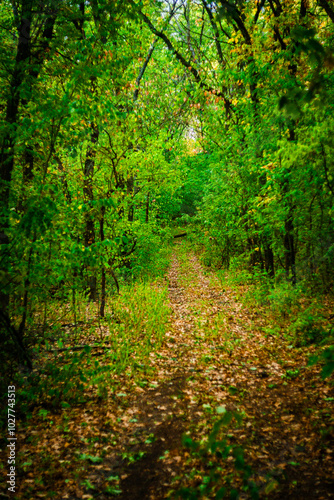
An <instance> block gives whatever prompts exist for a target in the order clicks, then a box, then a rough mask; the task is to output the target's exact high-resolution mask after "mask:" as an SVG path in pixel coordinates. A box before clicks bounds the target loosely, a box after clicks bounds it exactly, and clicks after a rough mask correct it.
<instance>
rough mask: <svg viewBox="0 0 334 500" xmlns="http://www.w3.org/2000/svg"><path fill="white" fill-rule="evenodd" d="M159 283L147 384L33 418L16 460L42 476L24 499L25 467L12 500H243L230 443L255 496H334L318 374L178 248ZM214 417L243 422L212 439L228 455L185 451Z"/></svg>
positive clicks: (327, 390)
mask: <svg viewBox="0 0 334 500" xmlns="http://www.w3.org/2000/svg"><path fill="white" fill-rule="evenodd" d="M166 281H167V283H168V290H169V301H170V307H171V320H170V324H169V327H168V331H167V333H166V337H165V342H164V343H163V345H162V347H161V348H160V349H159V350H158V351H155V352H152V353H151V356H150V364H151V366H152V367H155V374H154V378H153V377H152V376H149V375H147V376H144V375H143V376H142V379H138V378H137V379H136V381H134V380H132V379H131V377H130V378H127V376H126V375H125V376H124V377H123V378H122V379H120V381H119V382H120V385H119V390H118V391H116V392H115V393H114V394H113V395H112V397H111V396H110V397H108V398H107V400H104V401H102V403H101V401H100V400H96V399H92V400H91V401H90V402H89V403H88V404H87V403H86V404H85V405H83V406H81V407H80V406H78V407H76V408H74V409H72V410H67V411H65V410H64V412H63V413H62V414H59V413H58V414H57V413H56V414H53V415H48V417H47V418H45V421H44V422H40V423H39V424H38V425H37V424H36V427H35V430H33V429H32V428H31V425H33V422H34V420H32V424H30V426H29V425H28V427H27V428H26V430H25V432H26V436H22V435H21V439H25V440H26V441H25V443H26V444H25V447H23V451H24V450H25V451H24V452H25V457H26V458H25V460H26V462H27V463H28V464H29V460H30V461H32V460H33V457H34V455H33V454H34V453H36V454H37V455H38V458H39V460H44V471H46V472H45V474H43V477H41V487H40V490H39V493H36V491H38V484H37V486H36V484H35V487H34V489H32V490H31V491H32V493H31V495H29V494H28V491H29V490H28V487H29V485H31V483H33V482H35V483H36V474H37V471H36V469H35V470H32V469H31V467H32V465H31V466H29V465H26V467H24V466H23V467H22V473H21V477H20V478H18V482H21V486H22V488H21V490H20V491H21V493H19V496H18V497H17V498H34V499H36V498H40V497H41V498H47V497H50V495H49V494H48V493H50V490H53V491H54V492H55V493H54V498H59V499H77V498H86V499H89V498H99V499H108V498H113V497H114V498H119V499H120V500H154V499H157V500H160V499H164V498H174V497H175V494H176V493H175V492H176V491H177V490H178V489H179V488H181V487H187V488H192V489H193V490H194V491H196V492H197V493H196V495H195V497H193V498H200V491H202V492H203V491H204V490H206V496H203V498H215V495H216V492H217V491H218V490H219V488H221V487H223V486H224V485H226V484H230V485H231V488H233V487H234V488H236V489H237V490H238V491H239V492H240V498H244V499H246V498H249V497H250V495H249V491H248V492H247V491H242V488H243V481H242V471H241V473H240V472H239V473H237V472H236V469H235V466H234V458H233V456H232V451H233V450H232V448H233V447H235V446H237V445H240V446H242V447H243V448H244V450H245V461H246V464H248V465H249V466H250V467H251V469H252V471H253V472H252V476H251V479H252V480H253V481H254V482H255V483H256V485H257V487H258V490H259V495H260V498H270V499H274V500H275V499H282V500H283V499H291V500H297V499H300V500H306V499H312V500H313V499H314V500H315V499H317V500H321V499H327V498H334V480H333V478H334V463H333V450H334V446H333V400H334V399H333V387H332V386H330V384H329V383H328V382H324V381H322V379H321V378H320V376H319V371H320V369H319V368H318V367H307V357H306V355H305V352H303V350H301V349H298V350H293V349H291V348H289V347H288V345H287V344H286V343H285V342H284V341H283V340H282V339H279V338H277V337H275V336H268V335H267V336H266V335H264V333H263V332H262V330H261V327H262V326H263V318H261V315H260V314H258V313H257V311H256V310H254V311H251V310H247V309H246V308H245V307H244V306H243V305H242V304H241V303H240V302H238V301H237V300H236V298H235V292H234V291H233V290H229V289H227V288H223V287H222V286H221V284H220V283H219V281H218V279H217V278H216V276H215V274H214V273H212V272H207V271H205V270H204V269H203V267H202V266H201V265H200V264H199V261H198V259H197V257H196V256H194V255H192V254H187V252H186V250H185V249H184V245H183V243H177V244H176V245H175V251H174V253H173V256H172V263H171V266H170V270H169V272H168V275H167V276H166ZM217 408H220V410H219V411H220V412H224V411H225V410H226V411H227V412H237V413H238V414H239V415H242V416H243V418H242V422H241V424H237V423H236V422H235V421H234V420H232V421H231V422H230V423H229V425H227V426H223V428H222V430H221V433H220V434H219V435H217V440H218V439H219V440H223V439H225V440H226V446H230V447H231V452H230V453H228V450H226V446H225V448H224V450H225V451H226V455H227V456H226V458H223V457H221V456H218V457H217V456H215V455H214V454H212V453H207V452H205V453H203V454H202V455H201V454H200V453H195V452H194V451H191V450H190V449H189V448H186V447H184V446H183V445H182V443H181V437H182V435H184V434H185V433H188V435H189V436H191V437H192V438H193V439H196V440H197V441H198V442H201V441H202V442H205V441H206V440H207V438H208V435H209V433H210V431H211V430H212V426H213V423H214V422H215V421H217V419H218V418H220V417H221V415H220V416H219V415H218V414H217V411H216V410H217ZM223 414H224V415H225V413H223ZM51 419H52V421H51ZM55 428H57V429H61V431H59V433H58V434H57V433H56V432H55ZM34 439H35V441H34ZM34 443H35V444H34ZM33 446H35V449H34V450H33V451H32V450H31V448H32V447H33ZM224 450H223V451H224ZM37 455H36V456H37ZM41 457H42V459H41ZM78 457H79V458H78ZM59 464H61V466H62V467H60V466H59ZM29 467H30V468H29ZM215 472H216V473H217V478H216V480H213V474H214V473H215ZM37 479H38V478H37ZM36 488H37V489H36ZM184 498H190V497H189V496H188V497H187V496H186V494H184Z"/></svg>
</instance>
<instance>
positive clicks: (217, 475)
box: [175, 407, 259, 500]
mask: <svg viewBox="0 0 334 500" xmlns="http://www.w3.org/2000/svg"><path fill="white" fill-rule="evenodd" d="M217 412H218V413H219V414H223V416H222V417H221V418H220V419H219V420H217V421H216V422H215V423H214V425H213V428H212V431H211V432H210V434H209V435H208V438H207V441H206V442H205V443H199V442H196V441H194V440H193V439H192V438H191V437H190V436H188V435H185V436H184V437H183V444H184V446H185V447H186V448H188V449H189V450H190V451H191V454H192V456H193V457H194V458H195V457H196V458H197V457H198V458H200V459H201V460H202V461H203V463H204V464H205V463H207V462H208V461H209V462H210V467H209V468H207V467H206V468H205V469H206V470H205V472H204V473H203V475H202V478H201V484H199V485H198V486H197V487H195V488H189V487H183V488H180V489H179V490H178V491H177V492H176V494H175V498H183V499H187V500H197V499H199V498H207V497H208V496H209V497H210V498H216V499H220V498H238V497H239V493H240V491H238V490H237V489H236V488H235V487H234V486H233V479H234V477H233V476H232V477H231V476H225V477H224V476H223V470H224V467H223V463H224V460H226V459H227V458H228V457H230V456H232V457H233V459H234V468H235V476H241V478H242V481H243V486H242V491H244V492H247V493H248V494H250V497H251V498H253V499H257V498H259V494H258V488H257V487H256V485H255V483H254V482H253V481H252V480H251V476H252V470H251V468H250V467H249V465H247V464H246V462H245V459H244V451H243V449H242V448H241V447H239V446H237V445H231V444H229V443H228V439H227V438H226V437H224V436H223V437H222V436H221V434H222V430H223V427H224V426H228V425H231V423H232V421H233V420H234V421H235V423H236V424H237V425H240V424H241V421H242V416H241V415H240V414H239V413H238V412H227V411H226V410H225V408H224V407H219V408H218V409H217ZM223 434H225V433H224V432H223ZM222 484H223V486H222Z"/></svg>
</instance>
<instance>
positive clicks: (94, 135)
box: [83, 124, 99, 300]
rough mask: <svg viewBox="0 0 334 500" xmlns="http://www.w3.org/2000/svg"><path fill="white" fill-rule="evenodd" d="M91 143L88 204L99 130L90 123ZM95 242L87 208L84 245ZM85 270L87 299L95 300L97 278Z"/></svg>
mask: <svg viewBox="0 0 334 500" xmlns="http://www.w3.org/2000/svg"><path fill="white" fill-rule="evenodd" d="M91 128H92V132H91V138H90V141H91V144H90V145H89V146H88V149H87V153H86V160H85V164H84V187H83V193H84V200H85V203H87V205H88V206H90V205H91V202H92V201H93V200H94V194H93V176H94V166H95V157H96V148H95V144H96V143H97V141H98V138H99V130H98V128H97V126H96V125H94V124H92V125H91ZM93 243H95V226H94V218H93V215H92V213H91V210H87V211H86V212H85V230H84V244H85V247H86V248H88V247H89V246H90V245H92V244H93ZM86 271H87V289H88V297H89V300H96V297H97V280H96V275H95V273H94V272H93V271H92V270H91V269H90V266H89V265H87V266H86Z"/></svg>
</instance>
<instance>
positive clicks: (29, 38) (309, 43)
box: [0, 0, 334, 413]
mask: <svg viewBox="0 0 334 500" xmlns="http://www.w3.org/2000/svg"><path fill="white" fill-rule="evenodd" d="M333 47H334V6H333V4H332V2H331V1H329V0H284V1H283V0H256V1H255V0H254V1H247V0H231V1H228V2H227V1H217V2H210V1H208V0H192V1H187V0H161V1H159V0H142V1H135V0H129V1H126V2H125V1H118V0H101V1H100V0H89V1H84V2H79V3H78V2H72V1H71V0H64V1H58V0H50V1H47V2H40V1H37V0H26V1H20V0H18V1H9V0H8V1H7V0H4V1H2V2H1V4H0V54H1V59H0V110H1V118H0V120H1V122H0V181H1V186H0V189H1V213H0V224H1V227H0V238H1V239H0V242H1V270H0V272H1V289H0V302H1V313H0V324H1V353H0V362H1V371H2V374H3V375H4V376H3V382H2V389H3V391H2V392H4V391H5V390H6V387H7V385H8V384H10V383H14V382H15V381H18V382H15V383H19V385H20V386H21V387H23V388H24V389H22V391H21V396H20V397H21V398H22V405H21V411H22V412H23V413H24V412H26V411H28V410H29V409H32V408H33V407H34V404H36V401H38V402H39V403H40V402H41V401H42V400H43V401H44V400H45V401H48V402H49V403H50V401H53V403H54V405H55V406H57V405H58V406H61V405H62V404H69V403H70V402H71V401H74V402H77V401H79V400H80V391H82V390H83V387H84V385H85V383H86V382H87V379H86V377H88V378H89V380H92V381H93V382H92V385H93V386H95V385H99V384H102V381H105V380H106V377H107V378H108V375H107V372H108V369H107V368H106V366H105V365H103V363H101V364H100V365H99V364H98V363H97V362H96V364H95V365H94V367H93V368H91V371H90V372H89V376H88V375H87V374H86V375H83V373H82V371H81V368H82V366H81V365H82V362H83V356H85V355H87V356H88V355H91V349H92V344H93V342H98V340H96V338H95V333H93V332H96V331H98V332H99V333H98V334H97V337H98V339H100V340H99V341H101V342H102V340H103V339H104V340H105V337H104V336H103V334H102V333H101V332H102V331H104V330H103V328H105V325H107V324H108V325H109V324H113V325H114V328H115V329H116V331H117V335H118V336H119V338H122V339H123V340H122V342H123V344H122V345H123V347H124V346H126V348H124V349H125V351H124V350H122V348H121V346H118V347H117V349H116V347H115V348H114V351H113V356H114V362H115V366H116V367H118V368H117V370H119V371H120V372H121V371H122V370H123V371H124V370H125V369H126V367H127V366H128V364H129V363H130V358H131V362H133V363H134V365H135V364H137V365H138V366H137V368H138V369H139V370H140V367H141V366H142V364H141V363H142V360H143V359H144V358H145V356H148V355H149V354H148V353H149V349H150V348H153V347H152V345H154V343H156V345H161V343H162V338H163V329H162V330H161V331H160V330H159V328H157V327H156V326H154V325H157V324H160V323H159V321H160V320H158V319H157V318H158V317H159V318H160V319H161V317H163V318H165V317H167V315H168V313H167V310H166V308H165V305H164V297H165V296H164V293H163V292H154V291H152V289H151V288H150V287H148V286H146V285H145V283H147V281H148V280H152V279H155V278H157V277H159V276H160V277H161V276H163V275H164V273H165V272H166V269H167V268H168V265H169V262H170V252H171V250H170V243H171V241H172V240H173V239H174V237H175V236H177V235H178V234H180V233H187V239H188V244H189V248H190V249H192V250H196V251H198V252H200V255H201V257H200V258H201V262H202V263H203V265H205V266H207V267H210V268H213V269H218V270H220V271H219V272H221V273H222V274H221V275H223V273H224V272H225V271H226V270H228V271H229V272H230V273H231V275H233V276H234V280H235V282H238V283H243V284H248V285H249V286H254V285H256V287H255V288H254V289H253V288H252V290H253V292H252V293H253V294H254V295H256V297H255V299H256V300H258V302H259V303H262V305H263V304H264V305H265V307H267V308H270V307H272V310H273V311H274V312H275V314H276V315H277V316H276V319H277V318H282V317H285V315H286V314H288V310H289V308H290V309H291V308H292V309H293V307H294V306H295V305H296V304H297V303H298V307H299V309H298V316H295V317H294V320H293V322H292V324H291V325H290V327H289V328H290V330H289V335H290V340H291V339H292V343H293V345H297V346H305V345H309V344H320V343H321V342H323V341H324V340H325V341H326V343H325V344H324V345H325V349H324V350H321V353H322V357H324V358H325V360H326V363H327V364H326V365H325V366H326V369H325V375H329V374H330V373H331V372H332V371H333V368H334V354H333V351H332V349H331V347H330V345H328V339H331V338H332V335H333V332H332V329H331V326H330V325H329V326H328V325H327V326H326V327H324V324H323V319H324V310H322V311H321V312H319V307H320V305H321V304H322V305H324V304H325V305H327V319H328V315H329V319H331V316H330V312H329V313H328V311H329V309H328V307H329V306H328V304H329V303H331V302H330V301H331V297H332V292H333V284H334V267H333V260H334V219H333V216H334V212H333V199H334V160H333V158H334V156H333V153H334V142H333V137H334V71H333V70H334V55H333ZM119 294H120V295H119ZM119 297H123V299H122V300H123V301H124V302H121V301H120V300H121V299H120V298H119ZM311 298H312V300H313V302H312V301H311ZM153 299H154V300H156V302H154V300H153ZM255 299H254V300H255ZM303 301H304V302H303ZM328 301H329V302H328ZM303 304H304V305H303ZM317 308H318V309H317ZM292 309H291V310H292ZM143 310H144V311H145V313H142V311H143ZM126 311H127V313H126ZM129 311H130V312H129ZM293 311H294V314H295V310H294V309H293ZM127 314H128V316H129V315H130V316H131V315H132V316H131V318H132V319H131V321H132V323H131V322H130V320H129V319H128V316H127ZM142 314H147V315H148V316H145V318H146V319H145V325H146V326H145V328H147V332H148V334H149V336H150V339H149V342H148V343H147V345H146V344H145V346H144V347H143V348H142V350H141V351H140V349H139V348H138V349H139V350H138V352H137V351H136V352H134V351H133V342H136V340H133V339H132V340H131V339H127V340H126V339H125V333H124V329H125V330H127V331H128V332H131V331H132V332H133V331H135V329H136V328H137V326H138V325H142V324H144V323H140V321H141V320H143V321H144V319H143V318H141V315H142ZM159 315H160V316H159ZM325 315H326V314H325ZM147 318H148V319H147ZM89 321H91V325H90V327H89V328H90V329H88V330H87V331H86V333H87V332H89V334H88V333H87V335H88V336H86V338H85V340H82V338H81V337H80V335H81V333H80V331H81V330H80V329H81V328H82V329H84V328H86V326H87V322H88V323H89ZM127 322H128V323H127ZM130 323H131V324H130ZM124 325H125V326H124ZM136 325H137V326H136ZM65 327H66V328H67V330H66V335H65V333H64V331H65V330H64V329H65ZM131 328H132V329H133V330H131ZM280 328H281V325H280V323H279V320H278V319H277V323H274V324H273V325H272V326H271V329H270V332H271V333H273V334H277V333H279V332H280V331H281V330H280ZM89 335H92V338H91V339H90V337H89ZM122 335H123V337H122ZM138 338H139V337H138ZM69 339H71V340H69ZM87 339H88V340H87ZM101 339H102V340H101ZM90 340H92V342H91V341H90ZM70 341H71V342H72V347H73V344H74V347H75V348H76V349H77V351H75V352H76V353H77V354H76V355H75V356H74V357H73V356H72V354H69V353H68V351H67V347H68V345H69V344H68V343H69V342H70ZM101 342H100V344H99V345H100V346H101V345H102V344H101ZM102 343H103V342H102ZM329 343H330V342H329ZM83 345H85V346H86V347H85V349H86V351H83V352H82V351H81V350H80V349H81V347H80V346H83ZM45 350H52V352H54V351H57V352H58V354H59V355H64V356H65V357H66V356H68V358H66V359H65V358H63V361H62V363H59V365H58V364H57V363H54V362H53V361H46V360H45V359H44V358H43V356H44V353H45ZM63 351H64V352H63ZM71 352H72V351H71ZM317 356H320V354H319V353H317V354H316V357H315V358H314V360H315V359H317ZM132 358H133V359H132ZM64 359H65V361H64ZM42 361H43V363H44V362H45V364H44V365H43V366H44V368H43V370H44V371H43V375H41V374H40V373H39V374H37V375H36V370H34V368H35V367H36V365H39V363H41V362H42ZM69 380H72V382H73V380H76V381H77V382H76V386H75V387H76V389H75V390H74V389H73V387H72V386H71V385H70V384H69V383H68V381H69ZM13 381H14V382H13ZM50 384H51V386H50ZM50 387H52V389H50ZM101 387H102V388H100V389H99V390H100V392H99V397H100V396H101V397H102V396H103V394H104V390H105V389H104V388H103V384H102V385H101ZM32 388H34V389H32ZM71 398H72V399H71ZM64 401H65V403H64Z"/></svg>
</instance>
